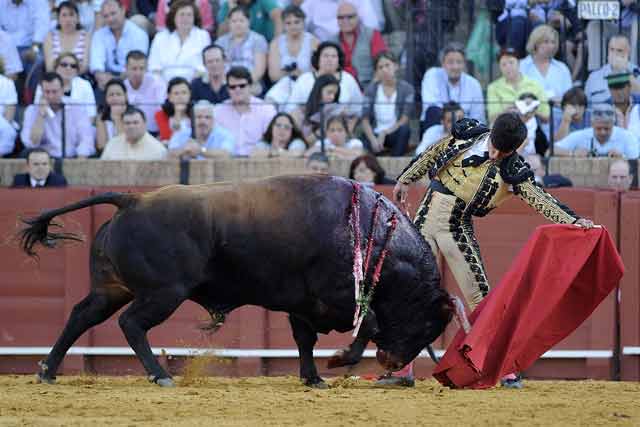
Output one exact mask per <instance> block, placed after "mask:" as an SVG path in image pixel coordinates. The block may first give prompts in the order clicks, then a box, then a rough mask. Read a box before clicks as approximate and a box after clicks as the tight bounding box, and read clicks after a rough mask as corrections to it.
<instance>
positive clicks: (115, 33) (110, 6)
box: [89, 0, 149, 90]
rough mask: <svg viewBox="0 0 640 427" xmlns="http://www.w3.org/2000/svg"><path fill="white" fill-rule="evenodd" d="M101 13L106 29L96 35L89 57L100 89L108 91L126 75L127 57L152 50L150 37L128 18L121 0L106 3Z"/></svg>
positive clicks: (111, 0) (100, 30)
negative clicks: (119, 0) (116, 81)
mask: <svg viewBox="0 0 640 427" xmlns="http://www.w3.org/2000/svg"><path fill="white" fill-rule="evenodd" d="M100 10H101V14H102V19H103V20H104V24H105V26H104V27H102V28H100V29H98V30H97V31H96V32H95V33H93V38H92V39H91V50H90V55H89V58H90V59H89V69H90V70H91V72H92V73H93V74H94V75H95V77H96V81H97V82H98V87H99V88H100V89H102V90H104V86H105V85H106V84H107V82H108V81H109V80H111V79H113V78H120V77H122V75H123V74H124V71H125V64H126V59H127V55H128V54H129V52H131V51H132V50H139V51H142V52H144V53H145V54H146V53H147V52H148V51H149V36H148V35H147V33H146V32H145V31H144V30H143V29H141V28H140V27H138V26H137V25H136V24H134V23H133V22H131V21H130V20H128V19H126V18H125V10H124V8H123V7H122V5H120V2H118V0H104V2H103V3H102V8H101V9H100Z"/></svg>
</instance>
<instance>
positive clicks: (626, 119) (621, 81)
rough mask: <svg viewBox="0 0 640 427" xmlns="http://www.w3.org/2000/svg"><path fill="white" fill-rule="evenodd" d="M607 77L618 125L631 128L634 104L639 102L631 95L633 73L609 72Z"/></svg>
mask: <svg viewBox="0 0 640 427" xmlns="http://www.w3.org/2000/svg"><path fill="white" fill-rule="evenodd" d="M605 79H606V80H607V86H608V87H609V92H611V100H610V102H611V103H612V104H613V107H614V109H615V112H616V126H620V127H621V128H624V129H629V124H630V122H631V116H632V114H633V108H634V104H637V103H638V100H637V99H636V97H633V96H631V80H630V79H631V73H617V74H609V75H608V76H606V77H605Z"/></svg>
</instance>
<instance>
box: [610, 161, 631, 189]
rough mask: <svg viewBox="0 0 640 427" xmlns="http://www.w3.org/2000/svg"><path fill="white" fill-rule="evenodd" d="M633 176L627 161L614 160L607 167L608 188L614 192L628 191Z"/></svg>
mask: <svg viewBox="0 0 640 427" xmlns="http://www.w3.org/2000/svg"><path fill="white" fill-rule="evenodd" d="M632 182H633V176H632V175H631V167H630V166H629V161H628V160H615V161H613V162H612V163H611V164H610V165H609V176H608V184H609V188H611V189H613V190H616V191H629V189H630V188H631V183H632Z"/></svg>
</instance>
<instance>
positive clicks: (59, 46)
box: [44, 1, 91, 74]
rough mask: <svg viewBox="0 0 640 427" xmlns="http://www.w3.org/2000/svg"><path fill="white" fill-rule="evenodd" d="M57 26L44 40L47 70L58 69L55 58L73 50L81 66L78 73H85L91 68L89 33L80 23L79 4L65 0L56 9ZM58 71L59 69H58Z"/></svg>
mask: <svg viewBox="0 0 640 427" xmlns="http://www.w3.org/2000/svg"><path fill="white" fill-rule="evenodd" d="M56 11H57V21H58V23H57V25H56V28H55V29H54V30H52V31H50V32H49V33H48V34H47V38H46V39H45V40H44V63H45V66H46V69H47V71H56V70H55V68H54V66H55V60H56V58H58V57H59V56H60V54H61V53H62V52H72V53H73V54H74V55H75V56H76V59H77V60H78V63H79V65H80V68H78V74H84V73H86V72H87V69H88V68H89V45H90V43H91V41H90V39H89V35H88V34H87V32H86V31H85V30H83V29H82V26H81V25H80V16H79V12H78V6H77V5H76V3H74V2H72V1H63V2H62V3H60V5H59V6H58V7H57V9H56ZM56 72H57V71H56Z"/></svg>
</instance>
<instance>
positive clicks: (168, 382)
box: [155, 378, 176, 387]
mask: <svg viewBox="0 0 640 427" xmlns="http://www.w3.org/2000/svg"><path fill="white" fill-rule="evenodd" d="M155 383H156V384H158V385H159V386H160V387H175V386H176V383H174V382H173V380H172V379H171V378H158V379H157V380H156V381H155Z"/></svg>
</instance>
